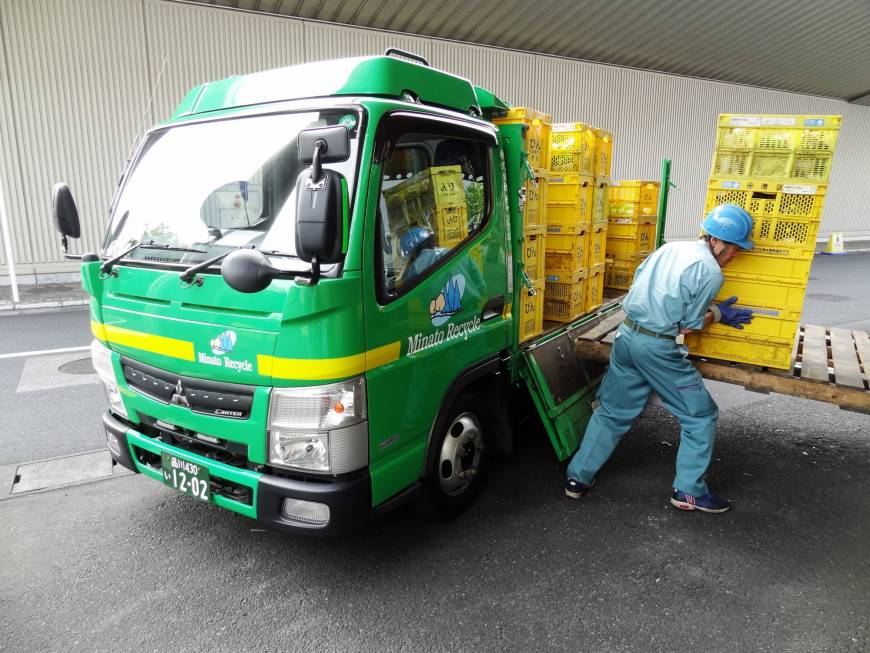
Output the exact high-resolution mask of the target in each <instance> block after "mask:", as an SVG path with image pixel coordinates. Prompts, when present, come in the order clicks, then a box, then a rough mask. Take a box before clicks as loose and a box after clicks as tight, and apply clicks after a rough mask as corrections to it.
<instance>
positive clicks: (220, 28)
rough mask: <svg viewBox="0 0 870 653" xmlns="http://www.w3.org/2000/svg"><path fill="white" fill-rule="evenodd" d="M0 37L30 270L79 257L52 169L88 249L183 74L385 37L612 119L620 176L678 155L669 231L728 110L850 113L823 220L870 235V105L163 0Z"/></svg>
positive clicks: (85, 6)
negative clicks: (56, 196)
mask: <svg viewBox="0 0 870 653" xmlns="http://www.w3.org/2000/svg"><path fill="white" fill-rule="evenodd" d="M0 39H2V48H0V102H2V106H3V110H2V111H0V184H2V191H3V193H2V194H3V196H4V197H5V202H6V209H7V214H8V216H9V221H10V228H11V232H12V238H11V240H12V248H13V253H14V257H15V260H16V261H17V266H16V269H17V271H18V274H20V275H25V278H26V275H29V274H37V273H38V274H47V273H57V272H65V271H73V270H75V269H76V267H77V266H76V265H72V264H70V263H66V262H63V259H62V256H61V251H60V245H59V237H58V236H57V234H56V233H55V231H54V227H53V224H52V219H51V206H50V196H51V189H52V186H53V185H54V183H55V182H57V181H67V182H68V183H69V184H70V187H71V188H72V190H73V193H74V195H75V197H76V200H77V202H78V204H79V209H80V212H81V218H82V232H83V238H82V241H81V244H80V247H81V251H88V250H90V251H93V250H96V249H98V247H99V243H100V241H101V238H102V232H103V229H104V226H105V223H106V219H107V209H108V207H109V203H110V201H111V198H112V193H113V191H114V188H115V185H116V183H117V180H118V176H119V174H120V171H121V169H122V167H123V165H124V162H125V160H126V158H127V157H128V156H129V153H130V151H131V149H132V147H133V145H134V143H135V142H136V140H137V139H138V138H139V137H140V136H141V134H142V132H143V130H144V128H146V127H147V126H149V125H151V124H153V123H154V122H157V121H159V120H162V119H164V118H166V117H168V116H169V114H170V113H171V112H172V110H173V108H174V107H175V105H176V104H177V103H178V102H179V101H180V99H181V97H182V96H183V94H184V93H185V92H186V91H187V90H188V89H189V88H190V87H192V86H194V85H196V84H199V83H201V82H204V81H208V80H211V79H218V78H222V77H226V76H228V75H232V74H245V73H249V72H254V71H256V70H263V69H267V68H273V67H278V66H286V65H292V64H297V63H302V62H304V61H315V60H321V59H331V58H337V57H346V56H357V55H371V54H379V53H382V52H383V51H384V50H385V49H386V48H387V47H399V48H403V49H407V50H410V51H413V52H416V53H418V54H421V55H423V56H424V57H426V58H427V59H429V61H430V62H431V64H432V65H433V66H435V67H437V68H442V69H445V70H449V71H451V72H453V73H456V74H459V75H462V76H465V77H467V78H469V79H471V80H473V81H474V82H475V83H476V84H479V85H481V86H484V87H487V88H489V89H491V90H493V91H494V92H495V93H496V94H497V95H498V96H500V97H502V98H503V99H505V100H508V101H509V102H511V103H512V104H514V105H528V106H533V107H535V108H537V109H540V110H544V111H547V112H548V113H550V114H552V116H553V119H554V120H555V121H569V120H582V121H584V122H589V123H592V124H594V125H596V126H598V127H603V128H605V129H609V130H611V131H612V132H614V134H615V148H614V169H613V176H614V177H615V178H622V179H632V178H635V179H636V178H657V177H658V176H659V174H660V169H661V160H662V159H663V158H670V159H672V161H673V169H672V174H673V179H674V182H675V183H676V185H677V189H676V190H674V191H672V193H671V195H670V198H671V202H670V207H669V221H668V227H667V233H666V236H667V237H668V238H685V237H691V236H693V235H694V234H695V233H697V224H698V221H699V220H700V218H701V217H702V213H703V209H704V198H705V182H706V177H707V174H708V172H709V167H710V160H711V154H712V149H713V144H714V141H715V125H716V118H717V115H718V114H719V113H814V114H842V115H843V116H844V120H843V128H842V132H841V134H840V140H839V144H838V150H837V153H836V155H835V161H834V165H833V169H832V174H831V185H830V189H829V193H828V200H827V202H826V206H825V211H824V215H823V218H822V226H821V231H822V232H823V234H827V233H828V232H830V231H841V232H845V233H846V234H847V235H852V236H870V212H868V209H867V205H866V202H864V201H863V200H864V193H863V190H864V188H866V186H867V183H868V180H870V107H861V106H856V105H850V104H847V103H845V102H841V101H837V100H830V99H824V98H817V97H811V96H805V95H797V94H793V93H783V92H778V91H768V90H764V89H757V88H751V87H745V86H737V85H733V84H724V83H719V82H711V81H706V80H699V79H692V78H684V77H676V76H672V75H664V74H659V73H650V72H645V71H639V70H633V69H627V68H619V67H615V66H606V65H598V64H591V63H585V62H578V61H570V60H566V59H558V58H554V57H547V56H542V55H533V54H527V53H520V52H512V51H505V50H498V49H494V48H486V47H479V46H473V45H467V44H460V43H452V42H446V41H439V40H435V39H426V38H419V37H414V36H408V35H403V34H391V33H386V32H378V31H374V30H363V29H356V28H349V27H343V26H338V25H330V24H324V23H314V22H310V21H303V20H297V19H288V18H281V17H276V16H269V15H265V14H253V13H246V12H239V11H232V10H225V9H218V8H214V7H208V6H202V5H186V4H180V3H175V2H166V1H164V0H3V2H0ZM75 247H77V248H78V247H79V245H75ZM0 264H2V265H4V266H5V264H6V261H5V258H4V255H3V249H2V247H0ZM2 274H4V271H2V270H0V275H2Z"/></svg>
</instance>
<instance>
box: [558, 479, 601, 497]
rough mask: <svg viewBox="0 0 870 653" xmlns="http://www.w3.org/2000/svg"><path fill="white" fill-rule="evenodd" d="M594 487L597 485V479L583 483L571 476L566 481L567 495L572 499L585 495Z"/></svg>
mask: <svg viewBox="0 0 870 653" xmlns="http://www.w3.org/2000/svg"><path fill="white" fill-rule="evenodd" d="M593 487H595V479H592V482H591V483H581V482H580V481H575V480H574V479H573V478H569V479H568V482H567V483H565V496H566V497H571V498H572V499H580V498H581V497H585V496H586V495H587V494H588V493H589V490H591V489H592V488H593Z"/></svg>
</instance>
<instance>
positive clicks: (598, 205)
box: [592, 177, 610, 229]
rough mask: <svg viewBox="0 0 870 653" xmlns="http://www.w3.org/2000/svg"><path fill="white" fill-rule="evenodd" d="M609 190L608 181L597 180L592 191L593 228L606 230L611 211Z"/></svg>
mask: <svg viewBox="0 0 870 653" xmlns="http://www.w3.org/2000/svg"><path fill="white" fill-rule="evenodd" d="M608 198H609V188H608V183H607V180H606V179H604V178H600V177H596V178H595V187H594V188H593V189H592V228H593V229H606V228H607V216H608V213H609V211H610V202H609V199H608Z"/></svg>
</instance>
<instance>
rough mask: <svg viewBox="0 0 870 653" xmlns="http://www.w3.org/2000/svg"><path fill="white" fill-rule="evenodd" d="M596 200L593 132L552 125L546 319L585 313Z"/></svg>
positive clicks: (567, 318) (567, 319)
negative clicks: (586, 283)
mask: <svg viewBox="0 0 870 653" xmlns="http://www.w3.org/2000/svg"><path fill="white" fill-rule="evenodd" d="M594 199H595V129H594V128H592V127H590V126H589V125H587V124H585V123H582V122H576V123H575V122H572V123H557V124H554V125H553V126H552V129H551V131H550V181H549V186H548V196H547V243H546V255H545V263H544V272H545V275H546V280H547V283H546V286H545V291H544V319H545V320H554V321H557V322H570V321H571V320H573V319H574V318H576V317H577V316H579V315H581V314H582V313H584V312H585V311H586V285H585V280H586V277H587V276H588V274H589V247H590V234H591V233H592V212H593V206H594Z"/></svg>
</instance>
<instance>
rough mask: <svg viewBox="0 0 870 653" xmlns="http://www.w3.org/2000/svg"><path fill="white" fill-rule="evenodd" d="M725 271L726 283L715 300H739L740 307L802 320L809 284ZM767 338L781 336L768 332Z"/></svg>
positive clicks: (787, 279) (788, 279)
mask: <svg viewBox="0 0 870 653" xmlns="http://www.w3.org/2000/svg"><path fill="white" fill-rule="evenodd" d="M730 268H731V266H730V265H729V266H727V267H726V268H725V269H724V270H723V271H722V273H723V275H724V276H725V282H724V283H723V284H722V288H721V289H720V290H719V293H718V294H717V295H716V301H722V300H724V299H727V298H728V297H732V296H733V297H737V304H736V305H737V306H740V307H741V308H749V309H751V310H752V311H753V312H754V313H756V314H758V315H765V316H767V317H770V318H777V319H780V320H800V317H801V309H802V307H803V303H804V293H805V292H806V288H807V284H806V282H805V281H803V280H802V279H790V278H788V277H773V276H764V275H758V274H745V273H741V272H734V271H732V270H731V269H730ZM764 335H778V334H777V333H769V334H764Z"/></svg>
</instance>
